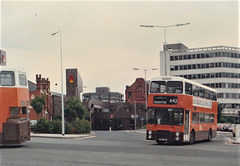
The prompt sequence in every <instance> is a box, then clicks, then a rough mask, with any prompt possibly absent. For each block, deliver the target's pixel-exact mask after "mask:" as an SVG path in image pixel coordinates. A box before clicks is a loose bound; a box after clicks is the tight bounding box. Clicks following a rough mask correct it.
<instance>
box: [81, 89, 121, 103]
mask: <svg viewBox="0 0 240 166" xmlns="http://www.w3.org/2000/svg"><path fill="white" fill-rule="evenodd" d="M92 99H96V100H99V101H102V102H104V103H121V102H122V101H123V94H121V93H119V92H111V91H110V88H108V87H97V88H96V92H94V93H84V94H83V102H86V101H88V100H92Z"/></svg>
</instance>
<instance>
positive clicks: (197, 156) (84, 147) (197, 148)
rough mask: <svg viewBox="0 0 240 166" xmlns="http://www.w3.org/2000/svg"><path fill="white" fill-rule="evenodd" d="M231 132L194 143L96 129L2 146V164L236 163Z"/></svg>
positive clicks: (238, 148)
mask: <svg viewBox="0 0 240 166" xmlns="http://www.w3.org/2000/svg"><path fill="white" fill-rule="evenodd" d="M229 138H231V134H230V133H229V134H220V135H218V137H217V138H215V139H213V141H212V142H205V141H203V142H198V143H196V144H194V145H169V144H167V145H157V144H156V143H155V142H152V141H146V140H145V135H144V134H139V133H132V132H127V131H112V132H109V131H95V135H93V136H92V137H89V138H84V139H79V138H78V139H56V138H32V140H31V141H30V142H27V143H25V144H23V145H21V146H7V147H1V148H0V166H5V165H9V166H10V165H11V166H13V165H17V166H28V165H29V166H35V165H36V166H46V165H49V166H62V165H63V166H72V165H73V166H79V165H81V166H82V165H83V166H115V165H123V166H132V165H136V166H140V165H143V166H155V165H156V166H168V165H172V166H179V165H182V166H188V165H189V166H198V165H200V166H216V165H220V166H237V165H240V159H238V158H240V145H233V144H231V143H229Z"/></svg>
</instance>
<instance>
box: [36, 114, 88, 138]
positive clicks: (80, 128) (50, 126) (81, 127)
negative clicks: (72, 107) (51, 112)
mask: <svg viewBox="0 0 240 166" xmlns="http://www.w3.org/2000/svg"><path fill="white" fill-rule="evenodd" d="M33 131H34V132H36V133H54V134H61V133H62V122H61V121H59V120H53V121H48V120H46V119H45V118H41V119H40V120H39V121H38V123H37V124H36V125H35V126H34V128H33ZM90 131H91V127H90V123H89V122H88V121H87V120H86V119H79V118H76V120H75V121H74V122H72V123H68V122H65V134H84V133H90Z"/></svg>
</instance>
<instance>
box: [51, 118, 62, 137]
mask: <svg viewBox="0 0 240 166" xmlns="http://www.w3.org/2000/svg"><path fill="white" fill-rule="evenodd" d="M52 125H53V130H52V133H55V134H61V133H62V122H61V121H60V120H54V121H52Z"/></svg>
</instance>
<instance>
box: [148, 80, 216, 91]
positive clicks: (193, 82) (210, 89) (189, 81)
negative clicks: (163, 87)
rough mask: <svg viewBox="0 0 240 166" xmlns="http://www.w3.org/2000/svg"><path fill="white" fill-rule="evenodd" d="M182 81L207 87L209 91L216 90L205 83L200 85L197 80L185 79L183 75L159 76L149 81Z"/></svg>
mask: <svg viewBox="0 0 240 166" xmlns="http://www.w3.org/2000/svg"><path fill="white" fill-rule="evenodd" d="M160 80H162V81H182V82H188V83H190V84H192V85H196V86H199V87H201V88H204V89H207V90H209V91H212V92H215V93H217V90H216V89H213V88H210V87H208V86H205V85H202V84H200V83H198V82H195V81H192V80H188V79H185V78H183V77H176V76H160V77H155V78H152V80H151V82H152V81H160Z"/></svg>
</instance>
